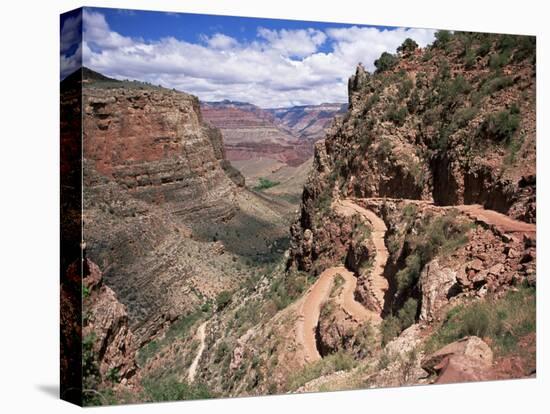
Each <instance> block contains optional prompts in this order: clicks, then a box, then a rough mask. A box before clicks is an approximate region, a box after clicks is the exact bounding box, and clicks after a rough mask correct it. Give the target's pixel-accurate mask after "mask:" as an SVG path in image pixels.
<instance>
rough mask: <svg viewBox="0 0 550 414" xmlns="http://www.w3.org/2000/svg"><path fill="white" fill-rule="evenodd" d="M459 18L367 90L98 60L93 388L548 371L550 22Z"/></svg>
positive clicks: (136, 392) (299, 386) (251, 389)
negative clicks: (326, 99) (251, 87)
mask: <svg viewBox="0 0 550 414" xmlns="http://www.w3.org/2000/svg"><path fill="white" fill-rule="evenodd" d="M438 33H439V34H437V35H436V40H435V42H434V43H433V44H432V45H429V46H427V47H426V48H424V49H421V48H418V47H417V46H415V45H414V42H412V43H411V42H405V43H404V44H403V45H402V47H401V48H400V49H398V50H399V51H398V52H396V54H386V55H382V56H381V58H380V59H379V60H377V61H376V62H377V63H375V66H376V70H375V71H374V72H372V73H370V72H368V71H367V70H365V68H364V67H363V65H361V64H358V65H357V67H356V70H355V73H354V74H352V76H351V77H350V79H349V82H348V96H349V101H348V103H347V104H320V105H312V106H301V107H294V108H275V109H262V108H259V107H257V106H254V105H252V104H248V103H242V102H233V101H221V102H199V100H198V98H196V97H194V96H192V95H189V94H187V93H184V92H180V91H175V90H169V89H165V88H162V87H157V86H153V85H150V84H146V83H142V82H136V81H119V80H114V79H110V78H107V77H104V76H102V75H100V74H98V73H95V72H93V71H91V70H89V69H82V70H81V71H80V72H79V73H77V75H76V76H77V77H78V76H80V77H81V82H82V85H83V86H82V87H83V94H82V114H83V122H84V125H83V130H84V137H83V138H84V139H83V157H84V160H83V162H84V164H83V165H84V176H83V180H84V198H83V203H84V206H83V213H82V215H83V222H84V229H83V237H84V242H85V244H84V246H83V252H84V255H85V262H84V263H86V269H87V273H86V277H85V279H84V285H83V286H84V287H85V288H86V289H85V292H86V293H83V294H84V295H85V299H84V312H85V314H86V315H88V317H87V318H86V319H85V323H84V326H83V332H84V333H83V336H84V339H85V340H86V341H87V342H86V343H88V344H89V355H88V357H89V360H88V363H89V364H88V365H89V367H90V369H92V370H93V372H94V375H96V376H95V377H93V378H94V380H93V381H92V382H91V386H92V387H93V389H94V390H96V392H97V393H100V394H101V395H102V399H101V400H100V401H98V399H97V398H96V397H97V396H96V395H95V393H94V395H92V396H90V398H89V399H88V403H89V405H93V404H101V403H105V401H104V400H105V398H106V397H105V396H106V395H109V396H111V397H112V398H113V402H114V403H120V402H141V401H162V400H169V399H173V398H178V399H181V398H209V397H233V396H254V395H266V394H277V393H288V392H313V391H322V390H341V389H357V388H371V387H387V386H401V385H416V384H432V383H449V382H463V381H478V380H487V379H492V380H494V379H505V378H525V377H533V376H535V375H536V349H535V348H536V343H535V337H536V332H535V327H536V321H535V314H536V312H535V304H536V287H537V280H536V244H537V242H536V122H535V118H536V117H535V115H536V100H535V89H536V76H535V75H536V72H535V61H534V59H535V55H534V45H533V41H534V40H533V39H532V38H530V37H522V36H511V35H492V34H480V33H465V32H464V33H463V32H455V33H449V32H445V31H441V32H438ZM72 99H74V96H72ZM73 271H75V269H74V268H73ZM109 318H111V319H109ZM174 390H176V391H177V392H176V391H174Z"/></svg>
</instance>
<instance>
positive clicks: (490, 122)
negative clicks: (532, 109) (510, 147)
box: [481, 105, 521, 144]
mask: <svg viewBox="0 0 550 414" xmlns="http://www.w3.org/2000/svg"><path fill="white" fill-rule="evenodd" d="M520 121H521V117H520V114H519V109H518V107H517V106H516V105H514V106H512V107H511V108H510V109H505V110H503V111H500V112H497V113H496V114H495V113H494V114H490V115H488V116H487V117H486V118H485V120H484V121H483V123H482V124H481V133H482V134H483V135H484V136H486V137H488V138H490V139H493V140H495V141H498V142H504V143H506V144H508V143H510V142H511V141H512V138H513V136H514V134H515V133H516V131H517V130H518V128H519V125H520Z"/></svg>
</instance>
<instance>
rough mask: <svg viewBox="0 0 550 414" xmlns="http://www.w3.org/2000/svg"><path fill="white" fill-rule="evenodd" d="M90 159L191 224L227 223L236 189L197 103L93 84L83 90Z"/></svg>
mask: <svg viewBox="0 0 550 414" xmlns="http://www.w3.org/2000/svg"><path fill="white" fill-rule="evenodd" d="M83 111H84V117H83V135H84V139H83V144H84V148H83V151H84V158H85V159H86V160H88V161H91V162H92V163H93V166H94V168H95V170H96V171H97V172H99V173H100V174H102V175H105V176H107V177H109V178H112V179H114V180H115V181H116V182H117V183H119V184H120V185H122V186H123V187H124V188H127V189H128V190H130V191H131V192H132V193H133V194H134V195H135V196H137V197H139V198H141V199H143V200H145V201H148V202H154V203H157V204H159V203H163V204H167V205H168V207H170V208H171V210H172V212H174V213H176V214H178V215H181V216H184V217H185V216H187V215H188V214H190V213H191V212H193V211H201V212H202V213H203V214H205V215H208V216H209V217H212V218H218V219H220V218H227V217H229V216H230V215H231V214H232V212H233V210H234V185H233V183H232V182H231V180H229V179H228V177H227V175H226V174H225V173H224V169H223V168H222V165H221V163H220V161H221V160H222V158H223V150H222V149H221V148H216V146H220V145H221V140H219V139H217V138H218V137H217V136H216V135H215V134H216V133H215V131H214V130H213V129H212V128H210V127H209V126H207V125H205V124H204V123H203V121H202V116H201V112H200V106H199V101H198V99H197V98H196V97H194V96H192V95H188V94H185V93H182V92H176V91H171V90H167V89H163V88H155V87H152V86H144V85H142V84H134V83H132V82H128V83H122V82H118V81H114V80H113V81H90V82H87V83H86V84H85V87H84V89H83Z"/></svg>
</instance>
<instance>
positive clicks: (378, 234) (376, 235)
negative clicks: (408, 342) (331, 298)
mask: <svg viewBox="0 0 550 414" xmlns="http://www.w3.org/2000/svg"><path fill="white" fill-rule="evenodd" d="M336 208H337V211H339V212H340V213H341V214H345V215H353V214H355V213H359V214H360V215H361V216H362V217H363V218H365V219H366V220H368V221H369V222H370V224H371V226H372V232H371V239H372V241H373V243H374V248H375V249H376V256H375V258H374V265H373V267H372V270H371V272H370V273H369V276H368V281H369V285H370V286H369V287H370V289H372V293H373V295H374V297H375V298H376V301H377V302H378V305H379V306H380V309H384V295H385V293H386V291H387V290H388V288H389V284H388V281H387V279H386V278H385V277H384V268H385V267H386V262H387V261H388V257H389V253H388V249H387V248H386V244H385V242H384V237H385V235H386V231H387V230H388V229H387V227H386V223H384V220H382V219H381V218H380V217H378V216H377V215H376V214H374V213H373V212H372V211H370V210H367V209H366V208H363V207H361V206H358V205H357V204H355V203H354V202H353V201H351V200H342V201H340V202H339V203H338V204H337V206H336Z"/></svg>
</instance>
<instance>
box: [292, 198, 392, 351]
mask: <svg viewBox="0 0 550 414" xmlns="http://www.w3.org/2000/svg"><path fill="white" fill-rule="evenodd" d="M335 208H336V209H337V211H339V213H340V214H344V215H353V214H357V213H358V214H360V215H361V216H362V217H363V218H364V219H366V220H368V221H369V222H370V223H371V225H372V227H373V231H372V233H371V237H372V240H373V243H374V245H375V249H376V258H375V263H374V266H373V269H372V271H371V272H370V277H369V281H370V285H371V289H372V292H373V294H374V296H375V297H376V299H377V300H378V301H379V302H380V304H381V305H382V308H383V304H384V302H383V301H384V292H385V291H386V290H387V289H388V282H387V280H386V279H385V278H384V276H383V274H384V266H385V265H386V261H387V259H388V250H387V249H386V245H385V244H384V235H385V233H386V225H385V223H384V221H382V220H381V219H380V218H379V217H378V216H376V214H374V213H373V212H372V211H370V210H367V209H365V208H363V207H360V206H358V205H356V204H355V203H353V202H352V201H350V200H344V201H341V202H339V203H338V204H337V205H336V206H335ZM338 274H339V275H341V276H342V278H343V279H344V285H343V289H342V292H341V293H340V295H339V297H338V303H340V305H341V306H342V308H343V309H344V311H345V312H346V313H348V314H349V315H350V316H351V317H353V318H354V319H355V320H357V321H358V322H364V321H366V320H369V319H370V320H371V321H372V322H373V323H375V324H378V323H380V321H381V318H380V315H378V314H377V313H376V312H373V311H371V310H368V309H367V308H365V307H364V306H363V305H362V304H361V303H359V302H357V301H356V300H355V297H354V292H355V288H356V286H357V278H356V277H355V275H354V274H353V273H352V272H350V271H349V270H348V269H346V268H345V267H344V266H342V265H340V266H334V267H331V268H329V269H327V270H325V271H324V272H323V273H321V275H319V278H318V279H317V281H316V282H315V283H314V284H313V285H312V286H311V287H310V288H309V290H308V291H307V292H306V294H305V296H304V298H303V301H302V303H301V305H300V307H299V311H298V321H297V324H296V336H297V341H298V343H301V344H302V345H303V347H304V353H305V357H306V361H307V362H314V361H317V360H319V359H321V355H320V354H319V351H318V349H317V342H316V338H315V331H316V329H317V325H318V323H319V314H320V312H321V306H322V305H323V302H325V301H326V300H327V298H328V296H329V294H330V290H331V287H332V283H333V281H334V277H335V276H336V275H338Z"/></svg>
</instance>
